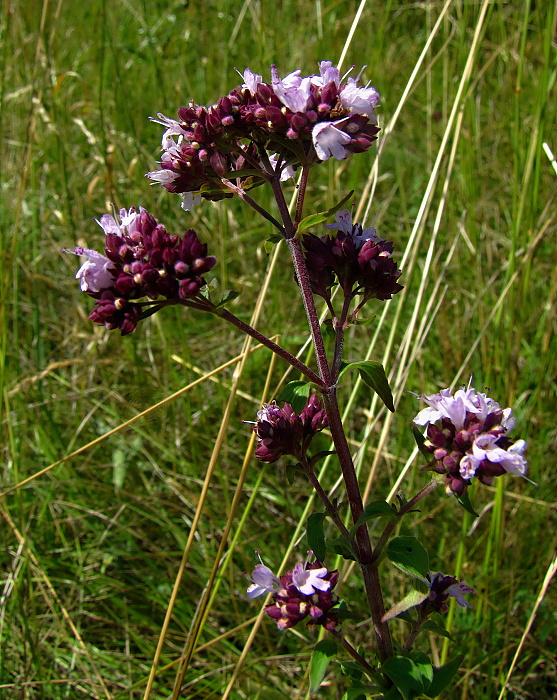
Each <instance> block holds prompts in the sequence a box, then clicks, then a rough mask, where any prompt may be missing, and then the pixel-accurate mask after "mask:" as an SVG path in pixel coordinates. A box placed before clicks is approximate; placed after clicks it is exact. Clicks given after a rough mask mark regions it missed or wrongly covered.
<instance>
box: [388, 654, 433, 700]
mask: <svg viewBox="0 0 557 700" xmlns="http://www.w3.org/2000/svg"><path fill="white" fill-rule="evenodd" d="M381 670H382V671H383V673H385V674H386V675H387V676H388V677H389V678H390V679H391V681H392V682H393V683H394V684H395V686H396V687H397V688H398V690H399V691H400V694H401V695H402V697H403V698H404V700H412V698H415V697H416V695H418V694H420V693H423V692H424V679H423V677H422V674H421V672H420V669H419V668H418V667H417V666H416V664H415V663H414V662H413V661H412V659H409V658H408V657H406V656H391V657H390V658H388V659H387V660H386V661H385V663H384V664H383V666H382V667H381Z"/></svg>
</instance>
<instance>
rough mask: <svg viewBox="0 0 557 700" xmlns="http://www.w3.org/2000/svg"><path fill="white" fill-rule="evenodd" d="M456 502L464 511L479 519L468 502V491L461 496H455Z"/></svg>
mask: <svg viewBox="0 0 557 700" xmlns="http://www.w3.org/2000/svg"><path fill="white" fill-rule="evenodd" d="M455 498H456V500H457V501H458V502H459V503H460V505H461V506H462V507H463V508H464V510H466V511H468V512H469V513H470V515H473V516H474V517H475V518H479V517H480V516H479V515H478V514H477V513H476V511H475V510H474V507H473V506H472V502H471V501H470V496H469V495H468V491H465V492H464V493H463V494H462V496H455Z"/></svg>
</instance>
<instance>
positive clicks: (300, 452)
mask: <svg viewBox="0 0 557 700" xmlns="http://www.w3.org/2000/svg"><path fill="white" fill-rule="evenodd" d="M327 425H328V421H327V414H326V412H325V410H324V408H323V407H322V405H321V401H320V400H319V397H318V395H317V394H312V395H311V396H310V397H309V398H308V400H307V402H306V405H305V406H304V409H303V410H302V412H301V413H300V414H299V415H298V414H297V413H296V411H294V409H293V408H292V407H291V406H290V404H288V403H285V404H284V407H283V408H279V407H278V406H277V404H276V403H275V402H274V401H273V402H272V403H270V404H268V403H266V404H264V405H263V408H262V409H261V410H260V411H258V412H257V422H256V424H255V425H254V428H253V429H254V431H255V432H256V434H257V437H258V442H257V448H256V450H255V456H256V457H257V459H260V460H261V461H262V462H268V463H272V462H276V461H277V459H279V458H280V457H282V456H283V455H292V456H293V457H295V458H296V459H298V460H300V461H305V459H306V455H307V450H308V448H309V446H310V443H311V441H312V440H313V437H314V436H315V435H316V434H317V433H318V432H319V431H321V430H323V428H326V427H327Z"/></svg>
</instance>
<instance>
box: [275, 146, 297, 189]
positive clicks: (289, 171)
mask: <svg viewBox="0 0 557 700" xmlns="http://www.w3.org/2000/svg"><path fill="white" fill-rule="evenodd" d="M277 158H278V156H277V154H276V153H273V154H272V155H270V156H269V161H270V163H271V166H272V168H273V170H275V171H276V169H277ZM295 174H296V171H295V170H294V168H293V167H292V166H291V165H287V166H286V167H284V166H282V170H281V173H280V181H281V182H285V181H286V180H290V178H292V177H294V175H295Z"/></svg>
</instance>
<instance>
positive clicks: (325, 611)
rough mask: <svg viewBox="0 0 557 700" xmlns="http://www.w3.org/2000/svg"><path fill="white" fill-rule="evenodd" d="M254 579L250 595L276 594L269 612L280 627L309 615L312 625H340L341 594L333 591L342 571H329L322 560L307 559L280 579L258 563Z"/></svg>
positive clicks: (267, 608)
mask: <svg viewBox="0 0 557 700" xmlns="http://www.w3.org/2000/svg"><path fill="white" fill-rule="evenodd" d="M311 554H312V552H310V553H309V555H311ZM308 559H309V556H308ZM251 578H252V581H253V583H252V585H251V586H250V587H249V588H248V591H247V593H248V597H249V598H251V599H253V598H257V597H259V596H261V595H263V594H265V593H271V594H272V596H273V603H272V604H271V605H268V606H267V607H266V608H265V612H266V613H267V615H269V617H271V618H272V619H273V620H275V622H276V623H277V625H278V628H279V629H281V630H285V629H288V628H289V627H294V625H296V624H298V622H300V621H301V620H303V619H304V618H307V617H309V621H308V624H310V625H321V626H323V627H325V628H326V629H328V630H331V629H334V628H335V627H336V626H337V625H338V624H339V620H338V613H337V611H336V610H334V609H333V608H334V607H335V606H336V605H337V604H338V597H337V596H336V595H335V594H334V593H333V592H332V590H333V588H334V587H335V586H336V583H337V581H338V571H328V570H327V569H326V568H325V567H324V566H321V563H320V562H318V561H315V562H313V564H309V563H308V561H307V560H306V562H305V563H304V564H302V563H301V562H300V563H298V564H296V566H295V567H294V569H293V570H292V571H287V572H286V573H285V574H284V576H281V577H280V578H278V577H277V576H275V575H274V574H273V572H272V571H271V570H270V569H269V568H268V567H266V566H265V565H264V564H257V566H256V567H255V570H254V572H253V574H252V577H251Z"/></svg>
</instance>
